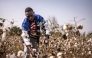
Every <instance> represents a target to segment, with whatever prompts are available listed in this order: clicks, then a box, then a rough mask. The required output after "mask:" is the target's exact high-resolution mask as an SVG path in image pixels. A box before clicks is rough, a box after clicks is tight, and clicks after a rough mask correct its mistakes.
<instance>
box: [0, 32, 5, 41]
mask: <svg viewBox="0 0 92 58" xmlns="http://www.w3.org/2000/svg"><path fill="white" fill-rule="evenodd" d="M5 40H6V32H3V34H2V39H1V41H2V42H4V41H5Z"/></svg>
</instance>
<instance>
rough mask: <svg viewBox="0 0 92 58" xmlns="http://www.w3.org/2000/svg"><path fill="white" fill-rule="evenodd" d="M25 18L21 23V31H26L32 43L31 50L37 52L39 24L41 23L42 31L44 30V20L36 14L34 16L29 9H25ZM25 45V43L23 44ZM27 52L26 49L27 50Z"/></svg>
mask: <svg viewBox="0 0 92 58" xmlns="http://www.w3.org/2000/svg"><path fill="white" fill-rule="evenodd" d="M25 15H26V18H25V19H24V21H23V23H22V31H27V33H28V35H29V39H30V43H32V46H33V47H31V48H35V49H36V51H37V52H38V46H39V38H40V26H39V23H40V22H41V23H42V26H41V27H42V28H41V29H42V30H45V27H44V24H45V23H46V22H45V20H44V18H43V17H42V16H40V15H38V14H35V13H34V11H33V9H32V8H31V7H27V8H26V9H25ZM24 43H25V42H24ZM27 51H28V49H27Z"/></svg>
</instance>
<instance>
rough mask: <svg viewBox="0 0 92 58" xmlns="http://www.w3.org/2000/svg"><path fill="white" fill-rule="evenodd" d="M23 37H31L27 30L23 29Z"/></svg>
mask: <svg viewBox="0 0 92 58" xmlns="http://www.w3.org/2000/svg"><path fill="white" fill-rule="evenodd" d="M21 37H22V38H26V37H29V35H28V34H27V31H22V34H21Z"/></svg>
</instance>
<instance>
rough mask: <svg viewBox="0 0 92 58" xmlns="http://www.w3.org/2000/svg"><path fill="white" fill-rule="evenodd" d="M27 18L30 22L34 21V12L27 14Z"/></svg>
mask: <svg viewBox="0 0 92 58" xmlns="http://www.w3.org/2000/svg"><path fill="white" fill-rule="evenodd" d="M25 15H26V17H27V18H28V19H29V20H30V21H33V20H34V12H33V11H30V12H25Z"/></svg>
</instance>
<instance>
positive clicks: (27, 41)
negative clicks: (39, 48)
mask: <svg viewBox="0 0 92 58" xmlns="http://www.w3.org/2000/svg"><path fill="white" fill-rule="evenodd" d="M23 40H24V43H25V44H26V45H31V43H30V39H29V38H23Z"/></svg>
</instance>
